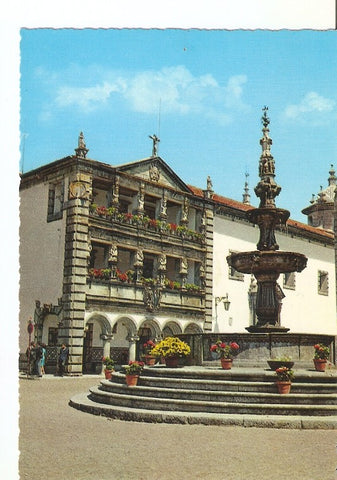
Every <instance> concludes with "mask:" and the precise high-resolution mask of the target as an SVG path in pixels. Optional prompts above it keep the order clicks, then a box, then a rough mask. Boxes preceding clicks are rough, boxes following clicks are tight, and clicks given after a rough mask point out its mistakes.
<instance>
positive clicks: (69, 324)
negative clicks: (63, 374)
mask: <svg viewBox="0 0 337 480" xmlns="http://www.w3.org/2000/svg"><path fill="white" fill-rule="evenodd" d="M69 180H70V183H69V193H68V202H67V204H66V205H67V209H66V235H65V251H64V270H63V296H62V305H63V322H62V326H61V327H60V329H59V334H58V339H59V343H60V344H61V343H65V344H66V345H68V347H69V360H68V368H67V373H68V374H69V375H81V374H82V357H83V330H84V314H85V300H86V279H87V268H88V233H89V225H88V221H89V203H90V197H91V185H92V179H91V176H90V175H88V174H84V173H80V172H77V173H74V174H73V175H72V177H71V178H70V179H69Z"/></svg>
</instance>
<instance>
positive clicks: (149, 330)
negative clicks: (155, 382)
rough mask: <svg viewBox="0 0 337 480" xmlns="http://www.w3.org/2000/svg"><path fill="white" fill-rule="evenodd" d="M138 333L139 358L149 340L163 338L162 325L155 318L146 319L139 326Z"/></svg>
mask: <svg viewBox="0 0 337 480" xmlns="http://www.w3.org/2000/svg"><path fill="white" fill-rule="evenodd" d="M137 335H138V337H139V340H138V342H137V350H136V356H137V358H140V357H141V355H142V354H143V353H144V351H143V345H144V343H146V342H147V341H148V340H153V341H156V340H158V339H160V338H161V331H160V326H159V324H158V323H157V322H156V321H155V320H153V319H151V320H145V321H144V322H143V323H142V324H141V326H140V327H139V329H138V333H137Z"/></svg>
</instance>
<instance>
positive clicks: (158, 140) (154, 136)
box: [149, 133, 160, 157]
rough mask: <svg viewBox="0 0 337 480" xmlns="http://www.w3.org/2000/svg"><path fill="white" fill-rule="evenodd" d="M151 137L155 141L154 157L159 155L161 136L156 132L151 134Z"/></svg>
mask: <svg viewBox="0 0 337 480" xmlns="http://www.w3.org/2000/svg"><path fill="white" fill-rule="evenodd" d="M149 138H151V140H152V141H153V147H152V157H156V156H157V155H158V143H159V142H160V138H158V137H157V135H156V134H155V133H154V134H153V135H149Z"/></svg>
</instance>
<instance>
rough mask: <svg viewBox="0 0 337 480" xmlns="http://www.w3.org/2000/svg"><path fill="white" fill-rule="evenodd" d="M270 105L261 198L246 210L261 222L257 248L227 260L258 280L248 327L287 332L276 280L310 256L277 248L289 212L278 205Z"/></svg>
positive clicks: (302, 265) (300, 266)
mask: <svg viewBox="0 0 337 480" xmlns="http://www.w3.org/2000/svg"><path fill="white" fill-rule="evenodd" d="M267 111H268V107H264V108H263V116H262V124H263V128H262V132H263V136H262V138H261V140H260V145H261V147H262V154H261V157H260V162H259V177H260V181H259V183H258V184H257V185H256V187H255V189H254V191H255V194H256V196H257V197H259V198H260V205H259V208H254V209H252V210H249V211H248V212H247V219H248V220H249V221H250V222H251V223H253V224H255V225H258V227H259V229H260V239H259V242H258V244H257V250H255V251H252V252H241V253H232V254H231V255H229V256H228V257H227V263H228V264H229V265H230V266H231V267H233V268H235V270H237V271H238V272H241V273H247V274H253V275H254V277H255V278H256V281H257V297H256V315H257V323H256V325H252V326H250V327H247V328H246V330H248V332H251V333H273V332H276V333H277V332H280V333H286V332H287V331H288V330H289V328H285V327H283V326H281V322H280V313H281V306H282V298H284V296H285V295H284V293H283V292H282V289H281V287H280V286H279V285H278V283H277V279H278V277H279V275H280V273H291V272H301V271H302V270H303V269H304V268H305V267H306V265H307V257H305V256H304V255H302V254H301V253H295V252H283V251H278V250H279V246H278V244H277V242H276V237H275V228H276V227H277V226H282V225H285V224H286V222H287V220H288V218H289V215H290V212H289V211H288V210H284V209H282V208H276V205H275V197H277V195H278V194H279V193H280V191H281V187H280V186H279V185H277V183H276V182H275V162H274V158H273V156H272V154H271V152H270V146H271V144H272V139H271V138H270V137H269V128H268V125H269V123H270V120H269V118H268V116H267Z"/></svg>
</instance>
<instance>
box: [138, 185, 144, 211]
mask: <svg viewBox="0 0 337 480" xmlns="http://www.w3.org/2000/svg"><path fill="white" fill-rule="evenodd" d="M144 197H145V184H144V182H141V184H140V185H139V191H138V196H137V200H138V204H137V215H144V201H145V199H144Z"/></svg>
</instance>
